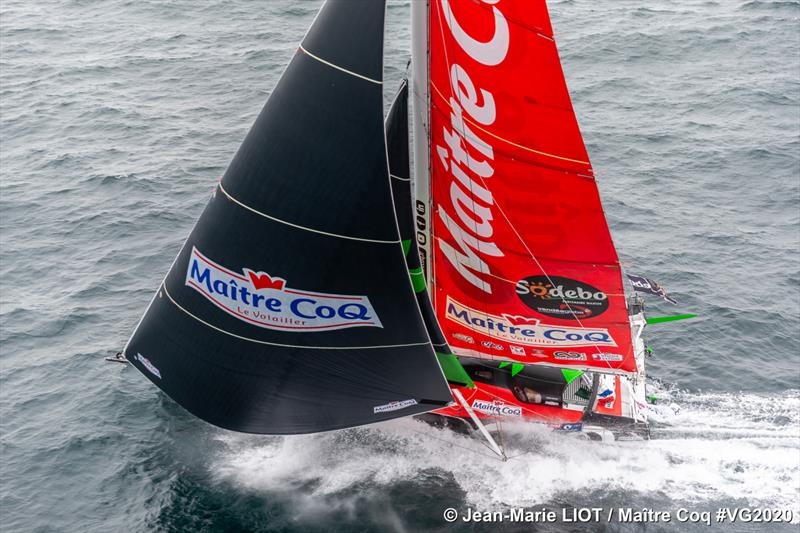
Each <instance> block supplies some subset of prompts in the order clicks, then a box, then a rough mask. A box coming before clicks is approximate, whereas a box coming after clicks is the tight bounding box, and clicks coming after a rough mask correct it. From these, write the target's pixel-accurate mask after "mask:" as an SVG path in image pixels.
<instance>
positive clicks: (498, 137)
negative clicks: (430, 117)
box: [431, 81, 591, 165]
mask: <svg viewBox="0 0 800 533" xmlns="http://www.w3.org/2000/svg"><path fill="white" fill-rule="evenodd" d="M431 87H433V88H434V90H435V91H436V94H438V95H439V97H441V98H442V99H443V100H444V101H445V103H446V105H447V106H448V107H450V102H449V100H448V98H447V97H446V96H445V95H443V94H442V91H440V90H439V88H438V87H437V86H436V84H435V83H433V82H432V81H431ZM463 118H464V120H465V121H466V122H469V123H470V125H471V126H473V127H475V128H477V129H479V130H481V131H482V132H483V133H485V134H486V135H489V136H490V137H494V138H495V139H498V140H500V141H503V142H505V143H508V144H510V145H511V146H516V147H517V148H521V149H522V150H527V151H528V152H532V153H534V154H536V155H541V156H544V157H552V158H553V159H560V160H562V161H569V162H571V163H578V164H581V165H591V163H589V162H588V161H581V160H580V159H571V158H569V157H564V156H560V155H555V154H551V153H548V152H542V151H541V150H535V149H533V148H529V147H527V146H525V145H522V144H518V143H515V142H514V141H510V140H508V139H506V138H505V137H501V136H499V135H497V134H495V133H492V132H491V131H489V130H487V129H485V128H482V127H481V126H480V124H476V123H475V121H473V120H471V119H470V118H469V117H467V116H463Z"/></svg>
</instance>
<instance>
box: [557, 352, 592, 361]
mask: <svg viewBox="0 0 800 533" xmlns="http://www.w3.org/2000/svg"><path fill="white" fill-rule="evenodd" d="M553 357H554V358H555V359H560V360H561V361H586V354H585V353H581V352H553Z"/></svg>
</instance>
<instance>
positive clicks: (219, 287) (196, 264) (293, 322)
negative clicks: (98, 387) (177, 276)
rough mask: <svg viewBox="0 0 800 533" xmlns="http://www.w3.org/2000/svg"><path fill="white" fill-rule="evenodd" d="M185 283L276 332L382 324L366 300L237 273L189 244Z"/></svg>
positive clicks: (265, 276)
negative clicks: (312, 290)
mask: <svg viewBox="0 0 800 533" xmlns="http://www.w3.org/2000/svg"><path fill="white" fill-rule="evenodd" d="M186 285H187V286H189V287H191V288H192V289H194V290H196V291H197V292H199V293H200V294H202V295H203V296H205V297H206V298H207V299H208V300H209V301H210V302H211V303H213V304H214V305H216V306H217V307H218V308H220V309H222V310H223V311H225V312H226V313H228V314H230V315H232V316H235V317H236V318H238V319H239V320H241V321H243V322H247V323H248V324H252V325H254V326H258V327H261V328H266V329H274V330H279V331H305V332H314V331H330V330H334V329H344V328H354V327H378V328H382V327H383V325H382V324H381V321H380V319H379V318H378V315H377V313H376V312H375V309H373V308H372V304H371V303H370V301H369V298H368V297H366V296H348V295H343V294H325V293H319V292H310V291H304V290H298V289H294V288H290V287H288V286H287V282H286V280H285V279H284V278H281V277H277V276H271V275H269V274H267V273H266V272H262V271H255V270H251V269H249V268H244V269H242V272H241V274H240V273H238V272H234V271H232V270H230V269H228V268H225V267H224V266H222V265H219V264H217V263H215V262H213V261H212V260H210V259H208V258H207V257H205V256H204V255H203V254H201V253H200V251H198V250H197V248H192V254H191V255H190V256H189V265H188V267H187V269H186Z"/></svg>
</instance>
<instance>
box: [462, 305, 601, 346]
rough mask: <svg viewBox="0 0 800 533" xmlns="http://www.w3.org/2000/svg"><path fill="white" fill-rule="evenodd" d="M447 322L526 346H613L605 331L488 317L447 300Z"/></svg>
mask: <svg viewBox="0 0 800 533" xmlns="http://www.w3.org/2000/svg"><path fill="white" fill-rule="evenodd" d="M447 318H448V320H451V321H453V322H455V323H457V324H459V325H461V326H463V327H466V328H468V329H470V330H472V331H475V332H478V333H481V334H483V335H486V336H488V337H493V338H495V339H500V340H503V341H506V342H514V343H516V344H526V345H529V346H553V347H561V346H616V345H617V344H616V342H614V339H613V338H612V337H611V335H610V334H609V333H608V330H607V329H604V328H593V329H592V328H577V327H569V326H551V325H547V324H542V323H540V322H539V320H537V319H535V318H529V317H523V316H514V315H508V314H504V315H503V316H497V315H491V314H487V313H484V312H481V311H476V310H475V309H471V308H469V307H467V306H465V305H463V304H461V303H459V302H457V301H456V300H454V299H453V298H451V297H450V296H448V297H447Z"/></svg>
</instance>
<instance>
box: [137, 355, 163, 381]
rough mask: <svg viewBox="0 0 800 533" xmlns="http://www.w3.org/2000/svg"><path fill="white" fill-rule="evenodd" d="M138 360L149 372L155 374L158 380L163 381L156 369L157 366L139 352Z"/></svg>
mask: <svg viewBox="0 0 800 533" xmlns="http://www.w3.org/2000/svg"><path fill="white" fill-rule="evenodd" d="M136 360H137V361H139V362H140V363H142V366H144V367H145V368H146V369H147V371H148V372H150V373H151V374H153V375H154V376H155V377H157V378H158V379H161V372H160V371H159V370H158V369H157V368H156V365H154V364H153V363H151V362H150V359H148V358H147V357H145V356H143V355H142V354H140V353H139V352H136Z"/></svg>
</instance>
